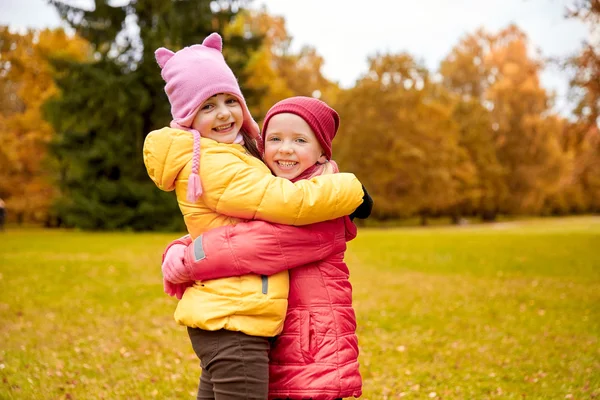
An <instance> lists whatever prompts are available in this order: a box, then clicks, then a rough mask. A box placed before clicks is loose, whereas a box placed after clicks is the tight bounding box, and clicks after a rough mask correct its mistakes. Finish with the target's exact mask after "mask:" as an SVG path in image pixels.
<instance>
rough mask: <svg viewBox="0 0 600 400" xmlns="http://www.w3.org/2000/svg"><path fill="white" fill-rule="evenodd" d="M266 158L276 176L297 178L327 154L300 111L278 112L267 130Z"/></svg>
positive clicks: (323, 160)
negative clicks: (298, 112) (301, 116)
mask: <svg viewBox="0 0 600 400" xmlns="http://www.w3.org/2000/svg"><path fill="white" fill-rule="evenodd" d="M264 161H265V163H266V164H267V166H268V167H269V168H270V169H271V171H273V173H274V174H275V175H276V176H279V177H281V178H286V179H294V178H295V177H297V176H299V175H300V174H301V173H302V172H304V171H305V170H306V169H308V168H310V167H312V166H313V165H315V164H316V163H317V162H319V163H324V162H326V161H327V158H326V157H325V156H324V155H323V149H322V148H321V145H320V144H319V141H318V140H317V138H316V136H315V134H314V132H313V131H312V129H310V126H309V125H308V124H307V123H306V121H304V120H303V119H302V118H300V117H299V116H297V115H296V114H289V113H282V114H277V115H274V116H273V117H272V118H271V119H270V121H269V123H268V125H267V131H266V133H265V154H264Z"/></svg>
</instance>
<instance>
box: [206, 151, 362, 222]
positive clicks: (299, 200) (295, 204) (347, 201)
mask: <svg viewBox="0 0 600 400" xmlns="http://www.w3.org/2000/svg"><path fill="white" fill-rule="evenodd" d="M244 157H245V156H243V155H242V154H241V153H239V154H236V153H235V152H231V151H227V150H226V149H223V148H222V147H221V148H219V147H214V148H209V149H206V151H204V152H203V153H202V157H201V168H200V175H201V179H202V188H203V195H202V199H203V201H204V202H205V204H206V205H207V206H208V207H209V208H211V209H213V210H214V211H216V212H217V213H220V214H225V215H229V216H232V217H237V218H242V219H261V220H264V221H269V222H274V223H279V224H286V225H308V224H312V223H316V222H321V221H327V220H330V219H334V218H339V217H342V216H344V215H349V214H350V213H352V212H353V211H354V210H355V209H356V208H357V207H358V206H359V205H360V204H361V203H362V197H363V190H362V185H361V184H360V182H359V181H358V179H357V178H356V177H355V176H354V175H353V174H348V173H341V174H333V175H323V176H319V177H316V178H313V179H310V180H302V181H298V182H296V183H292V182H291V181H289V180H287V179H283V178H278V177H276V176H273V175H272V174H271V172H270V171H269V169H268V168H267V167H266V166H265V165H264V164H263V163H262V162H260V161H259V160H256V159H253V158H252V157H249V156H248V157H246V159H244ZM250 158H252V160H249V159H250Z"/></svg>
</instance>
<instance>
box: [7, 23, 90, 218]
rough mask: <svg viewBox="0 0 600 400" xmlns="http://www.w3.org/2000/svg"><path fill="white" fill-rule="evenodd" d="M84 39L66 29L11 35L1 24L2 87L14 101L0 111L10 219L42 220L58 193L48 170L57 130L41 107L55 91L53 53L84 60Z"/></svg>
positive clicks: (85, 51) (85, 46)
mask: <svg viewBox="0 0 600 400" xmlns="http://www.w3.org/2000/svg"><path fill="white" fill-rule="evenodd" d="M88 54H89V47H88V44H87V42H85V41H84V40H82V39H80V38H77V37H72V36H69V35H67V34H66V33H65V32H64V31H63V30H62V29H57V30H48V29H46V30H42V31H39V32H38V31H28V32H26V33H25V34H18V33H12V32H10V31H9V29H8V28H7V27H0V65H1V67H0V68H1V69H0V85H1V86H2V87H3V88H5V90H7V91H9V93H8V95H9V98H10V99H11V102H10V104H6V106H5V107H3V109H2V110H1V111H0V132H2V135H0V153H1V155H0V196H2V197H4V198H5V201H6V207H7V210H8V216H9V218H11V217H12V219H18V220H19V221H23V220H30V221H37V222H39V221H44V220H45V219H46V218H47V215H48V209H49V207H50V205H51V203H52V200H53V198H54V196H55V194H56V193H55V189H54V188H53V187H52V185H51V182H50V181H51V177H50V176H49V175H48V172H47V171H48V169H47V168H45V165H44V163H45V162H46V154H47V145H48V143H49V142H50V141H51V139H52V136H53V134H54V132H53V130H52V127H51V126H50V124H48V122H46V121H45V120H44V119H43V116H42V110H41V108H42V106H43V104H44V103H45V102H46V101H47V100H48V99H49V98H50V97H52V96H54V95H55V94H56V93H57V88H56V85H55V84H54V81H53V68H52V66H51V64H50V62H49V58H50V57H56V58H67V59H76V60H82V59H84V58H85V57H87V56H88Z"/></svg>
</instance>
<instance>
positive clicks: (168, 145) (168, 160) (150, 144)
mask: <svg viewBox="0 0 600 400" xmlns="http://www.w3.org/2000/svg"><path fill="white" fill-rule="evenodd" d="M193 145H194V139H193V137H192V134H191V133H190V132H186V131H182V130H179V129H173V128H162V129H159V130H157V131H152V132H150V133H149V134H148V136H146V140H145V141H144V164H145V165H146V170H147V171H148V175H149V176H150V178H151V179H152V181H154V183H155V184H156V186H158V188H159V189H161V190H164V191H171V190H174V189H175V179H177V177H178V176H179V174H180V173H181V171H182V170H183V169H184V168H185V167H186V166H187V165H188V164H189V163H190V161H191V160H192V154H193Z"/></svg>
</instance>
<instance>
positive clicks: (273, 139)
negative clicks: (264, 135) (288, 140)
mask: <svg viewBox="0 0 600 400" xmlns="http://www.w3.org/2000/svg"><path fill="white" fill-rule="evenodd" d="M269 142H279V138H278V137H273V136H271V137H270V138H269Z"/></svg>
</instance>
